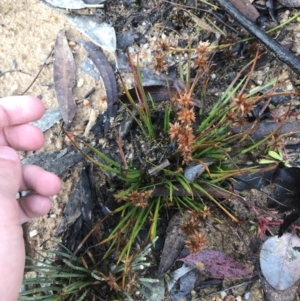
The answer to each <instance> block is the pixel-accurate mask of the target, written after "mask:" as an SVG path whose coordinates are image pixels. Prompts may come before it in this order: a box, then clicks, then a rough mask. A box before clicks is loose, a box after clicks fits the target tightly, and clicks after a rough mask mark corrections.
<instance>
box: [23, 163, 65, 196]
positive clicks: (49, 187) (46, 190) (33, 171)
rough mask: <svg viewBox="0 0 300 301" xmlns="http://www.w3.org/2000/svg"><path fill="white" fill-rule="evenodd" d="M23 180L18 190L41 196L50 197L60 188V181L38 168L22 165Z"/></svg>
mask: <svg viewBox="0 0 300 301" xmlns="http://www.w3.org/2000/svg"><path fill="white" fill-rule="evenodd" d="M22 172H23V178H22V182H21V187H20V190H33V191H34V192H36V193H37V194H40V195H43V196H52V195H55V194H57V193H58V192H59V190H60V188H61V182H60V179H59V178H58V177H57V176H56V175H55V174H53V173H51V172H48V171H45V170H44V169H42V168H41V167H39V166H35V165H23V171H22Z"/></svg>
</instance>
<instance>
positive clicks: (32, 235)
mask: <svg viewBox="0 0 300 301" xmlns="http://www.w3.org/2000/svg"><path fill="white" fill-rule="evenodd" d="M37 234H38V231H37V230H32V231H30V232H29V237H34V236H36V235H37Z"/></svg>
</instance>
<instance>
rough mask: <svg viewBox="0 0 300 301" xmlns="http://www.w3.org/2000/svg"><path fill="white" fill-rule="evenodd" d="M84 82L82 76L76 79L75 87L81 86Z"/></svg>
mask: <svg viewBox="0 0 300 301" xmlns="http://www.w3.org/2000/svg"><path fill="white" fill-rule="evenodd" d="M83 84H84V79H83V78H79V79H78V81H77V88H81V87H82V86H83Z"/></svg>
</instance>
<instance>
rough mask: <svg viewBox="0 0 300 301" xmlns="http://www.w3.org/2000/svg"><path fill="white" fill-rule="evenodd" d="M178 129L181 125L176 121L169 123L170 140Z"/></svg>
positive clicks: (176, 135) (174, 136)
mask: <svg viewBox="0 0 300 301" xmlns="http://www.w3.org/2000/svg"><path fill="white" fill-rule="evenodd" d="M180 129H181V125H180V124H179V123H178V122H175V123H174V124H172V123H170V129H169V134H170V137H171V139H172V140H173V139H175V138H177V137H178V135H179V132H180Z"/></svg>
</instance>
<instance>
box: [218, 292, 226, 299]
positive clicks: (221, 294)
mask: <svg viewBox="0 0 300 301" xmlns="http://www.w3.org/2000/svg"><path fill="white" fill-rule="evenodd" d="M226 296H227V293H226V292H224V291H223V292H221V293H220V297H221V298H222V299H224V298H225V297H226Z"/></svg>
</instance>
